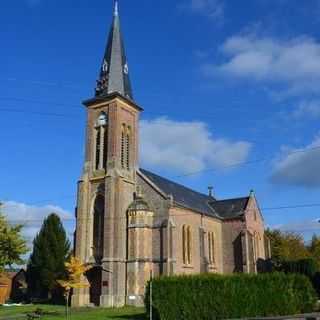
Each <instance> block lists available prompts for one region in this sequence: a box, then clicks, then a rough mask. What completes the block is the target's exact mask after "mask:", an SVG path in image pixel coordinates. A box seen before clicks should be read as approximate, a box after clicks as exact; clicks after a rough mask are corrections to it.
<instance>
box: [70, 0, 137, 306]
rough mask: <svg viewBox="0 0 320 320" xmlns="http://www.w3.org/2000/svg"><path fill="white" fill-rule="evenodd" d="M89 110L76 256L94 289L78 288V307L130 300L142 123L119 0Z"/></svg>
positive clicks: (77, 213)
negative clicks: (132, 213)
mask: <svg viewBox="0 0 320 320" xmlns="http://www.w3.org/2000/svg"><path fill="white" fill-rule="evenodd" d="M83 104H84V105H85V107H86V110H87V127H86V153H85V164H84V168H83V174H82V176H81V179H80V181H79V183H78V200H77V209H76V218H77V225H76V234H75V255H76V256H77V257H79V258H80V259H81V260H82V261H83V262H85V263H88V264H90V265H91V266H92V269H91V270H90V271H89V272H88V275H87V279H88V281H89V283H90V289H79V290H76V291H75V293H74V295H73V300H72V303H73V305H74V306H83V305H88V304H95V305H102V306H106V307H117V306H123V305H124V304H125V300H126V295H127V286H126V282H127V279H126V267H127V266H126V259H127V257H126V255H127V210H128V208H129V205H130V204H131V203H132V202H133V200H134V193H135V190H136V171H137V169H138V124H139V115H140V112H141V111H142V109H141V108H140V107H139V106H138V105H137V104H136V103H135V102H134V100H133V94H132V89H131V83H130V77H129V67H128V62H127V59H126V54H125V49H124V42H123V38H122V34H121V29H120V19H119V9H118V1H115V4H114V11H113V21H112V25H111V30H110V33H109V37H108V42H107V46H106V50H105V53H104V56H103V60H102V64H101V68H100V73H99V78H98V81H97V85H96V88H95V96H94V97H93V98H91V99H89V100H86V101H84V103H83Z"/></svg>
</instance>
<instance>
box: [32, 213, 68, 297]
mask: <svg viewBox="0 0 320 320" xmlns="http://www.w3.org/2000/svg"><path fill="white" fill-rule="evenodd" d="M69 255H70V241H69V240H68V238H67V234H66V232H65V230H64V227H63V225H62V223H61V220H60V218H59V217H58V216H57V215H56V214H51V215H50V216H48V217H47V218H46V219H45V220H44V222H43V225H42V227H41V230H40V232H39V233H38V235H37V236H36V238H35V239H34V241H33V252H32V254H31V256H30V260H29V263H28V267H27V278H28V287H29V293H30V295H31V297H32V298H40V299H49V300H53V301H54V302H59V301H62V300H63V296H62V293H61V292H59V290H57V289H58V287H57V280H58V279H63V278H65V277H66V273H67V272H66V268H65V265H64V263H65V261H66V260H67V259H68V257H69Z"/></svg>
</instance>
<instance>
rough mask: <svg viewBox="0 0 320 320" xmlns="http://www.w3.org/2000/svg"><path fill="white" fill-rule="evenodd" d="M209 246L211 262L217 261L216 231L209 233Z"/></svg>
mask: <svg viewBox="0 0 320 320" xmlns="http://www.w3.org/2000/svg"><path fill="white" fill-rule="evenodd" d="M208 248H209V263H210V264H214V263H215V250H214V233H213V232H209V233H208Z"/></svg>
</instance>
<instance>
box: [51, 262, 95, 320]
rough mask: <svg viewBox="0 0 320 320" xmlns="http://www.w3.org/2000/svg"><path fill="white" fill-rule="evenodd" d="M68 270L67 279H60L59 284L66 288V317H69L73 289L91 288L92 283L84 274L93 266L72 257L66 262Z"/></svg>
mask: <svg viewBox="0 0 320 320" xmlns="http://www.w3.org/2000/svg"><path fill="white" fill-rule="evenodd" d="M65 267H66V270H67V274H68V277H67V280H58V281H57V282H58V283H59V285H60V286H61V287H62V288H63V289H64V296H65V299H66V319H68V317H69V311H68V310H69V308H68V306H69V303H70V297H71V290H72V289H83V288H89V287H90V285H89V283H88V282H87V281H85V280H84V274H85V273H86V272H87V271H88V270H90V268H91V267H89V266H87V265H85V264H84V263H82V262H81V260H80V259H78V258H76V257H71V258H70V261H69V262H66V263H65Z"/></svg>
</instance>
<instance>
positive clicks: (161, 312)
mask: <svg viewBox="0 0 320 320" xmlns="http://www.w3.org/2000/svg"><path fill="white" fill-rule="evenodd" d="M152 293H153V294H152V300H153V303H152V305H153V317H154V319H157V320H172V319H175V320H194V319H203V320H211V319H228V318H229V319H230V318H245V317H257V316H260V317H266V316H282V315H292V314H298V313H306V312H311V311H312V310H313V306H314V304H315V301H316V298H315V291H314V289H313V287H312V285H311V283H310V281H309V279H308V278H307V277H305V276H303V275H298V274H289V275H286V274H283V273H272V274H259V275H245V274H237V275H230V276H221V275H198V276H177V277H165V278H159V279H155V280H153V281H152ZM149 298H150V283H149V284H148V285H147V292H146V299H145V304H146V308H147V310H148V311H149V304H150V300H149Z"/></svg>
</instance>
